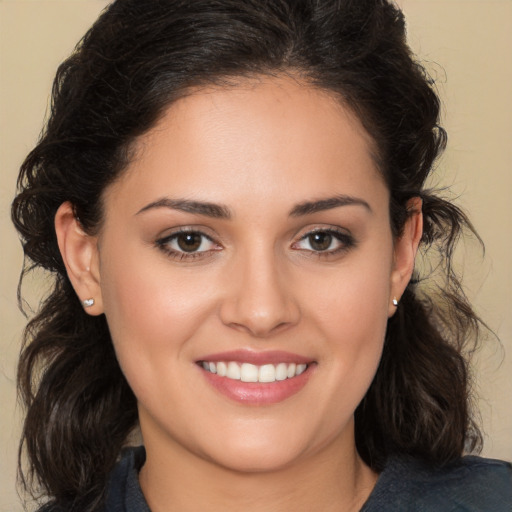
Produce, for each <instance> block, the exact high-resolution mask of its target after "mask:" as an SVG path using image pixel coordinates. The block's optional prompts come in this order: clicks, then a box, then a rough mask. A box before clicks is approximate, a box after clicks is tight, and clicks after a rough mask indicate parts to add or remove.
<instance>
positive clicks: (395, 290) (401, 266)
mask: <svg viewBox="0 0 512 512" xmlns="http://www.w3.org/2000/svg"><path fill="white" fill-rule="evenodd" d="M421 207H422V201H421V198H420V197H413V198H412V199H410V200H409V201H408V203H407V210H408V211H409V216H408V218H407V220H406V222H405V225H404V228H403V231H402V234H401V236H400V237H399V238H397V239H396V241H395V247H394V261H393V270H392V272H391V290H390V298H389V314H388V316H390V317H391V316H393V315H394V313H395V311H396V308H397V306H398V305H399V302H400V297H401V296H402V294H403V293H404V290H405V288H406V287H407V285H408V283H409V281H410V280H411V277H412V273H413V271H414V262H415V259H416V253H417V252H418V247H419V244H420V241H421V237H422V234H423V215H422V213H421Z"/></svg>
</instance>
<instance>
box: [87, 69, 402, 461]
mask: <svg viewBox="0 0 512 512" xmlns="http://www.w3.org/2000/svg"><path fill="white" fill-rule="evenodd" d="M136 153H137V154H136V156H135V158H134V159H133V161H132V163H131V164H130V165H129V167H128V169H127V171H126V172H125V173H124V174H123V175H122V176H121V178H120V179H119V181H117V182H116V183H115V184H113V185H112V186H111V187H110V188H109V189H108V190H107V191H106V193H105V198H104V200H105V219H104V224H103V225H102V228H101V232H100V235H99V237H98V240H97V242H98V245H97V254H96V256H95V258H96V259H97V261H98V279H97V280H98V287H99V288H98V295H97V296H99V297H100V302H99V304H101V306H98V307H101V308H102V311H104V312H105V314H106V318H107V321H108V325H109V328H110V330H111V334H112V339H113V343H114V346H115V350H116V353H117V356H118V359H119V362H120V365H121V367H122V370H123V372H124V374H125V375H126V378H127V380H128V382H129V384H130V386H131V387H132V389H133V391H134V393H135V395H136V397H137V399H138V403H139V414H140V423H141V429H142V433H143V436H144V441H145V443H146V446H148V447H152V449H153V450H154V451H158V450H157V448H158V449H159V450H162V451H165V452H166V453H173V454H174V455H175V456H176V454H181V456H182V457H185V456H186V457H192V458H194V457H196V458H199V459H201V460H208V461H213V462H215V463H217V464H220V465H222V466H225V467H229V468H234V469H237V470H241V471H262V470H269V469H275V468H279V467H285V466H287V465H290V464H293V463H294V462H297V461H300V460H306V459H308V458H310V457H315V456H317V455H318V454H320V453H323V452H325V451H326V450H327V451H329V450H331V451H334V448H336V449H340V450H342V449H349V448H350V447H353V446H354V440H353V413H354V410H355V409H356V407H357V405H358V403H359V402H360V400H361V399H362V398H363V396H364V394H365V392H366V390H367V389H368V387H369V385H370V383H371V381H372V378H373V376H374V374H375V371H376V368H377V366H378V362H379V358H380V356H381V351H382V347H383V340H384V334H385V329H386V323H387V319H388V317H389V315H390V314H392V311H393V306H392V299H393V296H394V295H398V296H399V295H400V292H401V289H400V287H402V281H401V280H403V279H404V278H403V276H402V274H403V272H402V270H400V269H399V268H398V263H397V261H398V260H399V258H397V247H400V244H399V243H398V244H395V245H394V243H393V239H392V235H391V229H390V220H389V213H388V205H389V193H388V190H387V188H386V186H385V184H384V181H383V179H382V178H381V176H380V175H379V172H378V170H377V168H376V165H375V162H374V160H373V159H372V156H371V155H372V152H371V142H370V140H369V138H368V136H367V134H366V133H365V131H364V130H363V128H362V127H361V125H360V123H359V121H358V120H357V119H356V118H355V117H354V116H353V115H352V114H351V113H350V111H349V110H348V109H346V108H344V107H343V106H341V105H340V104H339V102H337V101H336V100H335V99H334V98H333V97H331V96H330V95H329V94H327V93H325V92H321V91H318V90H315V89H314V88H311V87H309V86H306V85H304V84H299V83H297V82H295V81H293V80H292V79H290V78H280V79H278V78H272V79H271V78H262V79H260V80H258V81H255V80H253V81H247V82H241V83H240V85H238V86H233V87H231V88H227V89H226V88H224V89H223V88H211V89H209V90H202V91H198V92H196V93H193V94H191V95H189V96H188V97H186V98H183V99H181V100H179V101H177V102H176V103H174V104H173V105H172V106H170V108H169V109H168V111H167V112H166V114H165V115H164V117H163V118H162V119H161V120H160V121H159V123H158V125H157V126H155V127H154V128H153V129H152V130H151V131H150V132H148V133H147V134H146V135H144V136H143V137H142V138H141V139H140V140H139V141H138V144H137V152H136ZM403 286H405V284H403ZM97 312H100V311H97ZM177 456H180V455H177Z"/></svg>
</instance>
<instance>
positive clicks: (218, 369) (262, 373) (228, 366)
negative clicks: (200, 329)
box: [201, 361, 308, 382]
mask: <svg viewBox="0 0 512 512" xmlns="http://www.w3.org/2000/svg"><path fill="white" fill-rule="evenodd" d="M201 366H202V367H203V368H204V369H205V370H206V371H207V372H210V373H216V374H217V375H218V376H219V377H227V378H228V379H233V380H241V381H242V382H275V381H281V380H286V379H292V378H293V377H297V376H298V375H300V374H301V373H304V371H305V370H306V368H307V367H308V365H307V364H296V363H279V364H277V365H274V364H264V365H262V366H256V365H254V364H251V363H242V364H241V365H240V364H238V363H236V362H235V361H228V362H224V361H219V362H218V363H212V362H210V361H203V362H202V363H201Z"/></svg>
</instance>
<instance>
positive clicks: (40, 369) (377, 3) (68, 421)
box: [12, 0, 480, 512]
mask: <svg viewBox="0 0 512 512" xmlns="http://www.w3.org/2000/svg"><path fill="white" fill-rule="evenodd" d="M282 73H288V74H291V75H292V76H295V77H297V78H298V79H300V80H302V81H304V83H307V84H310V85H312V86H314V87H319V88H322V89H325V90H327V91H330V92H331V93H333V94H334V95H336V96H337V97H338V98H339V99H340V101H341V102H343V103H344V104H345V105H347V106H348V107H349V108H351V109H352V110H353V111H354V112H355V113H356V114H357V116H358V117H359V119H360V120H361V122H362V123H363V125H364V127H365V129H366V130H367V131H368V133H369V134H370V135H371V137H372V139H373V141H374V146H375V147H374V151H375V155H374V156H375V158H376V161H377V162H378V166H379V168H380V171H381V172H382V175H383V176H384V179H385V180H386V183H387V184H388V186H389V189H390V193H391V201H390V215H391V223H392V229H393V233H394V235H395V236H397V237H398V236H400V233H401V230H402V228H403V225H404V222H405V221H406V219H407V217H408V215H409V214H410V212H409V211H408V200H409V199H411V198H412V197H421V198H422V200H423V208H422V211H423V216H424V224H425V230H424V235H423V239H422V246H423V248H424V250H425V251H427V250H430V252H432V251H434V252H437V254H438V255H439V258H440V264H439V265H438V271H439V272H440V273H441V275H442V276H444V277H443V282H442V283H441V284H440V285H439V289H438V293H433V292H432V293H431V292H425V291H423V292H422V280H423V279H422V278H421V276H417V277H416V279H413V281H412V282H411V283H410V284H409V286H408V288H407V290H406V293H405V294H404V296H403V298H402V301H401V303H400V306H399V308H398V311H397V314H396V315H395V316H394V317H392V318H391V319H390V321H389V325H388V331H387V335H386V342H385V346H384V353H383V357H382V361H381V364H380V366H379V369H378V371H377V375H376V377H375V380H374V382H373V383H372V385H371V388H370V389H369V391H368V393H367V395H366V397H365V398H364V399H363V401H362V403H361V404H360V406H359V407H358V409H357V411H356V441H357V446H358V450H359V452H360V454H361V456H362V457H363V459H364V460H365V461H366V462H367V463H368V464H369V465H370V466H371V467H372V468H374V469H375V470H380V469H381V468H382V467H383V465H384V464H385V461H386V460H387V458H388V457H389V456H390V455H391V454H394V453H401V454H411V455H414V456H417V457H420V458H423V459H427V460H430V461H433V462H436V463H440V464H441V463H445V462H448V461H450V460H453V459H455V458H457V457H459V456H460V455H461V453H462V452H463V450H464V447H465V446H466V447H468V446H469V447H470V448H471V447H473V448H474V447H475V446H477V445H478V443H479V439H480V438H479V433H478V430H477V429H476V427H475V426H474V424H473V422H472V420H471V416H470V410H469V404H470V387H469V378H468V367H467V360H466V356H467V352H468V347H469V348H471V346H472V343H473V341H474V340H476V336H477V333H478V325H479V320H478V318H477V317H476V316H475V314H474V312H473V311H472V309H471V307H470V305H469V304H468V301H467V300H466V298H465V296H464V293H463V292H462V289H461V287H460V284H459V281H458V280H457V277H456V275H455V273H454V271H453V269H452V266H451V258H452V253H453V249H454V246H455V244H456V242H457V239H458V238H459V235H460V233H461V230H463V229H465V228H469V229H470V230H472V228H471V225H470V224H469V222H468V220H467V218H466V217H465V216H464V215H463V214H462V212H461V211H460V210H459V209H458V208H456V207H455V206H453V205H452V204H450V203H449V202H447V201H444V200H442V199H440V198H439V197H437V196H436V195H435V194H433V193H430V192H428V191H426V190H424V186H425V180H426V178H427V176H428V175H429V173H430V172H431V171H432V169H433V165H434V162H435V160H436V158H437V156H438V155H439V154H440V152H441V151H442V150H443V149H444V147H445V144H446V135H445V132H444V130H443V129H442V128H440V127H439V125H438V122H439V100H438V98H437V95H436V94H435V92H434V89H433V85H432V81H431V80H430V79H429V77H428V76H427V74H426V72H425V71H424V70H423V68H422V67H421V66H420V65H419V64H418V63H417V62H415V60H414V59H413V58H412V56H411V53H410V50H409V48H408V46H407V44H406V41H405V24H404V20H403V16H402V13H401V12H400V11H399V10H398V9H397V8H396V7H395V6H394V5H392V4H391V3H390V2H388V1H385V0H244V1H242V0H194V1H193V2H189V1H186V2H185V1H182V0H117V1H115V2H113V3H112V4H111V5H110V6H109V7H108V8H107V9H106V10H105V11H104V12H103V14H102V15H101V16H100V18H99V19H98V21H97V22H96V23H95V25H94V26H93V27H92V28H91V29H90V30H89V32H87V34H86V35H85V36H84V38H83V39H82V41H81V42H80V43H79V44H78V46H77V48H76V49H75V51H74V53H73V54H72V55H71V56H70V57H69V58H68V59H67V60H66V61H65V62H64V63H63V64H62V65H61V66H60V67H59V69H58V72H57V76H56V78H55V82H54V85H53V91H52V105H51V113H50V114H51V115H50V117H49V119H48V122H47V125H46V127H45V129H44V131H43V133H42V135H41V138H40V140H39V142H38V144H37V146H36V147H35V149H34V150H33V151H32V152H31V153H30V154H29V155H28V157H27V158H26V160H25V162H24V163H23V165H22V167H21V171H20V175H19V180H18V186H19V192H18V195H17V197H16V198H15V200H14V202H13V206H12V218H13V221H14V224H15V226H16V228H17V229H18V231H19V233H20V235H21V239H22V243H23V247H24V251H25V256H26V262H27V265H28V262H30V264H31V266H30V267H27V268H26V270H25V272H24V273H26V272H27V271H28V270H30V268H32V267H33V266H39V267H42V268H44V269H46V270H47V271H49V272H50V273H51V275H52V276H53V279H54V286H53V289H52V291H51V293H50V294H49V296H48V297H47V299H46V300H45V302H44V303H43V304H42V307H41V309H40V311H39V312H38V314H37V316H35V317H34V318H33V319H32V320H31V321H30V323H29V324H28V326H27V329H26V332H25V337H24V346H23V350H22V354H21V357H20V362H19V370H18V385H19V390H20V394H21V397H22V399H23V401H24V403H25V405H26V407H27V415H26V420H25V424H24V430H23V438H22V443H21V446H20V453H21V451H22V450H23V449H24V450H26V453H27V455H28V458H29V470H28V472H27V473H25V476H23V472H22V477H21V478H22V481H23V483H24V484H25V486H26V487H29V488H30V487H31V486H35V485H36V484H37V485H38V486H39V487H40V488H41V490H42V492H43V493H44V494H46V495H48V496H50V497H51V498H53V500H54V501H55V503H57V504H60V505H65V506H66V507H68V509H69V510H80V511H82V512H91V511H93V510H95V509H96V508H97V506H98V504H99V503H100V502H101V500H102V499H103V496H104V492H105V486H106V481H107V475H108V473H109V471H110V470H111V468H112V466H113V465H114V463H115V461H116V458H117V457H118V455H119V452H120V449H121V447H122V445H123V443H125V441H126V438H127V436H128V434H129V432H130V431H131V430H132V429H133V428H134V427H135V426H136V424H137V410H136V400H135V397H134V396H133V394H132V392H131V390H130V388H129V386H128V384H127V382H126V380H125V378H124V376H123V374H122V372H121V370H120V368H119V365H118V363H117V361H116V357H115V354H114V350H113V348H112V342H111V339H110V334H109V331H108V326H107V323H106V320H105V318H104V317H99V318H95V317H90V316H88V315H87V314H86V313H85V312H84V311H83V308H82V307H81V305H80V303H79V301H78V299H77V297H76V296H75V293H74V291H73V289H72V287H71V284H70V282H69V280H68V277H67V275H66V271H65V267H64V264H63V261H62V258H61V256H60V253H59V249H58V246H57V241H56V235H55V230H54V225H53V221H54V217H55V213H56V211H57V209H58V207H59V206H60V204H62V203H63V202H65V201H70V202H71V203H72V204H73V207H74V210H75V214H76V216H77V218H78V219H80V223H81V225H82V226H83V228H84V230H85V231H86V232H88V233H90V234H94V233H96V232H97V230H98V229H99V228H100V226H101V220H102V216H103V210H102V195H103V192H104V191H105V189H106V187H108V186H109V185H110V184H111V183H113V182H114V181H115V180H116V178H117V177H118V176H119V174H120V173H121V172H122V170H123V169H124V168H125V167H126V165H127V164H128V162H129V159H130V149H131V147H132V145H133V143H134V141H135V140H136V139H137V137H138V136H140V135H141V134H143V133H144V132H146V131H147V130H148V129H150V128H151V127H152V126H153V125H154V124H155V122H156V121H157V120H158V119H159V116H161V115H162V113H163V112H164V111H165V109H166V108H167V107H168V106H169V104H170V103H172V102H173V101H175V100H176V99H177V98H179V97H180V96H182V95H184V94H186V93H187V92H188V91H190V89H191V88H193V87H197V86H201V85H211V84H217V85H230V84H232V83H236V79H237V78H239V77H255V76H259V75H277V74H282ZM22 276H23V274H22ZM20 467H21V466H20ZM20 471H21V470H20Z"/></svg>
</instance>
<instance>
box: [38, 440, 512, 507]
mask: <svg viewBox="0 0 512 512" xmlns="http://www.w3.org/2000/svg"><path fill="white" fill-rule="evenodd" d="M145 458H146V454H145V451H144V448H143V447H138V448H129V449H127V450H125V451H124V452H123V455H122V457H121V460H120V461H119V462H118V464H117V465H116V467H115V468H114V471H113V472H112V475H111V478H110V482H109V486H108V495H107V500H106V503H105V505H104V507H103V508H102V509H101V510H100V511H98V512H150V510H149V507H148V505H147V503H146V500H145V499H144V496H143V494H142V491H141V488H140V485H139V479H138V473H139V470H140V468H141V467H142V465H143V464H144V461H145ZM171 509H172V507H171ZM44 510H45V511H47V512H65V510H63V509H60V508H52V507H50V508H45V509H44ZM361 512H512V465H511V464H510V463H508V462H504V461H499V460H491V459H484V458H481V457H474V456H468V457H462V458H461V459H460V460H459V461H457V462H456V463H453V464H450V465H448V466H444V467H442V468H441V467H434V466H431V465H428V464H425V463H423V462H420V461H417V460H415V459H411V458H407V457H392V458H390V459H389V461H388V463H387V465H386V467H385V468H384V471H383V472H382V473H381V474H380V476H379V479H378V480H377V485H376V486H375V488H374V489H373V491H372V493H371V495H370V497H369V498H368V500H367V501H366V503H365V504H364V506H363V508H362V509H361Z"/></svg>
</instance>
